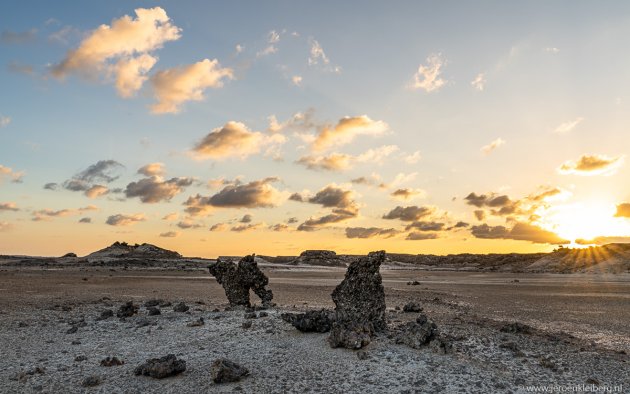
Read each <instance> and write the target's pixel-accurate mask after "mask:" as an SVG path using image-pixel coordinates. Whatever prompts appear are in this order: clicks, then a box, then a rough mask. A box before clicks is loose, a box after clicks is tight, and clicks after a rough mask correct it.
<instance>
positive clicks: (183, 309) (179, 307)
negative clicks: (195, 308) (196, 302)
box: [173, 302, 190, 313]
mask: <svg viewBox="0 0 630 394" xmlns="http://www.w3.org/2000/svg"><path fill="white" fill-rule="evenodd" d="M189 309H190V307H189V306H188V305H186V304H184V303H183V302H180V303H179V304H177V305H175V306H174V307H173V310H174V311H175V312H181V313H184V312H188V310H189Z"/></svg>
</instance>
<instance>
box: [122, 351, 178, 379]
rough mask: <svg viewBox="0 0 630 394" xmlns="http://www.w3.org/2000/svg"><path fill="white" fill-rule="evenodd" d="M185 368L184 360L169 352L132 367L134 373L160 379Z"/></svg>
mask: <svg viewBox="0 0 630 394" xmlns="http://www.w3.org/2000/svg"><path fill="white" fill-rule="evenodd" d="M185 370H186V361H184V360H181V359H180V360H178V359H177V357H175V355H174V354H169V355H167V356H164V357H161V358H151V359H149V360H147V361H146V362H145V363H144V364H141V365H138V366H137V367H136V369H134V371H133V372H134V373H135V374H136V375H145V376H150V377H152V378H156V379H162V378H166V377H169V376H174V375H177V374H179V373H182V372H184V371H185Z"/></svg>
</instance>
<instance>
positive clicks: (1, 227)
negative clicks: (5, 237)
mask: <svg viewBox="0 0 630 394" xmlns="http://www.w3.org/2000/svg"><path fill="white" fill-rule="evenodd" d="M9 230H13V224H11V223H9V222H1V221H0V232H3V231H9Z"/></svg>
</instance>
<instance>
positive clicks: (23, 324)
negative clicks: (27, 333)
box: [18, 321, 28, 328]
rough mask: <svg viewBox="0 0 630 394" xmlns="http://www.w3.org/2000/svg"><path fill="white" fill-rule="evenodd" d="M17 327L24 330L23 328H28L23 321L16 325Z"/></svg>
mask: <svg viewBox="0 0 630 394" xmlns="http://www.w3.org/2000/svg"><path fill="white" fill-rule="evenodd" d="M18 327H19V328H24V327H28V324H26V323H24V322H23V321H21V322H19V323H18Z"/></svg>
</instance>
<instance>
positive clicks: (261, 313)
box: [258, 311, 269, 317]
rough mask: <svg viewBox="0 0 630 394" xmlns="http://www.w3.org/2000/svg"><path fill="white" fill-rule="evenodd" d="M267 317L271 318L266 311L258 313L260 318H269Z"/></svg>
mask: <svg viewBox="0 0 630 394" xmlns="http://www.w3.org/2000/svg"><path fill="white" fill-rule="evenodd" d="M267 316H269V314H268V313H267V312H265V311H262V312H260V313H258V317H267Z"/></svg>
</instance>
